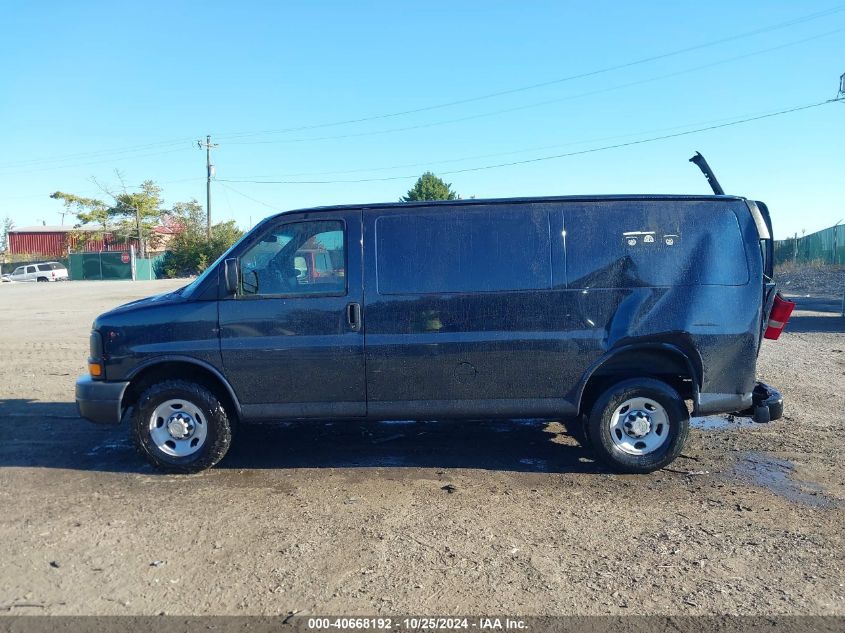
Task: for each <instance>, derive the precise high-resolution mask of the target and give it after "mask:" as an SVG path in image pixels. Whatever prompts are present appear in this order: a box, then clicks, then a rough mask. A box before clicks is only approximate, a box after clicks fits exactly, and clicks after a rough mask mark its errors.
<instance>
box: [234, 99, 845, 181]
mask: <svg viewBox="0 0 845 633" xmlns="http://www.w3.org/2000/svg"><path fill="white" fill-rule="evenodd" d="M838 101H843V99H842V98H837V99H828V100H826V101H820V102H817V103H811V104H808V105H802V106H796V107H794V108H789V109H786V110H779V111H777V112H770V113H768V114H762V115H758V116H754V117H747V118H744V119H739V120H736V121H730V122H728V123H721V124H718V125H710V126H707V127H701V128H697V129H694V130H687V131H684V132H675V133H673V134H664V135H662V136H654V137H651V138H646V139H640V140H636V141H628V142H625V143H616V144H613V145H604V146H601V147H592V148H589V149H584V150H578V151H574V152H567V153H564V154H554V155H552V156H540V157H537V158H529V159H524V160H517V161H510V162H506V163H497V164H493V165H481V166H477V167H466V168H463V169H453V170H450V171H444V172H440V173H441V174H442V175H450V174H462V173H466V172H472V171H482V170H486V169H498V168H501V167H511V166H515V165H526V164H529V163H538V162H541V161H546V160H554V159H557V158H565V157H568V156H579V155H582V154H592V153H596V152H602V151H606V150H611V149H619V148H622V147H630V146H632V145H642V144H644V143H653V142H655V141H662V140H666V139H670V138H677V137H680V136H688V135H690V134H697V133H700V132H708V131H711V130H717V129H721V128H726V127H732V126H734V125H741V124H743V123H750V122H752V121H760V120H762V119H768V118H771V117H776V116H781V115H784V114H789V113H792V112H799V111H801V110H809V109H811V108H817V107H819V106H823V105H827V104H828V103H835V102H838ZM416 177H417V174H414V175H404V176H385V177H382V178H360V179H355V180H222V181H220V182H241V183H250V184H256V185H329V184H351V183H359V182H382V181H388V180H406V179H410V178H416Z"/></svg>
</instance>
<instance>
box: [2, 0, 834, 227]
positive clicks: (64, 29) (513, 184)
mask: <svg viewBox="0 0 845 633" xmlns="http://www.w3.org/2000/svg"><path fill="white" fill-rule="evenodd" d="M820 12H826V13H825V14H824V15H822V16H820V17H816V18H815V19H806V20H802V18H805V17H807V16H810V15H811V14H817V13H820ZM785 22H794V23H793V24H791V25H789V26H786V27H783V28H773V29H767V28H766V27H771V26H775V25H779V24H782V23H785ZM755 29H766V30H764V31H763V32H760V33H757V34H751V35H747V36H745V37H741V38H734V39H730V40H729V41H725V42H722V43H719V44H715V45H712V46H706V47H703V48H698V49H697V50H693V51H688V52H686V53H681V54H676V55H670V56H668V57H662V58H660V59H657V60H654V61H651V62H647V63H642V64H635V65H632V66H629V67H627V68H623V69H619V70H615V71H611V72H604V73H599V74H595V75H592V76H590V77H585V78H581V79H575V80H570V81H557V82H555V80H558V79H561V78H565V77H568V76H571V75H578V74H583V73H589V72H591V71H595V70H601V69H604V68H608V67H614V66H618V65H622V64H627V63H629V62H634V61H636V60H640V59H643V58H649V57H653V56H660V55H663V54H665V53H671V52H673V51H678V50H681V49H685V48H688V47H692V46H696V45H698V44H707V43H710V42H714V41H716V40H721V39H725V38H731V37H732V36H735V35H739V34H742V33H748V32H750V31H753V30H755ZM771 49H774V50H771ZM0 55H2V59H3V60H4V71H3V80H2V82H1V83H0V138H2V141H0V216H7V215H8V216H10V217H12V219H13V220H14V221H15V223H16V224H17V225H18V226H24V225H29V224H35V223H36V222H39V221H41V220H46V221H47V223H48V224H57V223H59V222H60V215H59V213H58V212H59V211H61V210H62V207H61V205H60V204H59V203H58V202H56V201H53V200H51V199H49V197H48V196H49V194H50V193H51V192H52V191H55V190H57V189H58V190H64V191H70V192H75V193H80V194H86V195H97V194H99V193H100V192H99V190H98V188H97V186H96V185H95V184H93V183H92V182H91V179H92V177H93V178H96V179H98V180H99V181H100V182H101V183H104V184H106V185H107V186H114V185H116V184H117V181H116V179H115V177H114V170H115V169H119V170H121V171H122V172H123V174H124V176H125V179H126V182H127V183H128V184H129V185H136V184H138V183H139V182H141V181H142V180H145V179H153V180H155V181H157V182H158V183H160V184H161V185H162V187H163V189H164V195H165V198H166V200H167V202H168V203H172V202H176V201H179V200H187V199H190V198H193V197H195V198H197V199H199V200H200V201H202V202H203V203H204V200H205V180H204V175H205V154H204V152H201V151H200V150H199V149H197V148H196V147H195V146H192V141H193V140H196V139H198V138H204V136H205V135H206V134H212V136H213V140H214V141H216V142H218V143H219V144H220V147H219V149H218V150H216V151H215V153H214V163H215V165H216V168H217V177H218V179H220V182H216V183H214V185H213V201H212V205H213V207H212V208H213V212H214V217H215V219H216V220H220V219H230V218H233V219H235V220H237V221H238V223H239V224H240V225H241V226H244V227H247V226H249V224H250V223H251V222H252V223H254V222H257V221H258V220H259V219H260V218H261V217H264V216H266V215H268V214H270V213H271V212H272V210H273V209H290V208H297V207H304V206H314V205H322V204H339V203H347V202H371V201H385V200H396V199H398V198H399V196H401V195H402V194H403V193H404V192H405V191H407V190H408V189H409V188H410V187H411V185H412V184H413V182H414V180H415V177H416V176H417V175H419V174H420V173H422V172H423V171H424V170H426V169H431V170H432V171H434V172H435V173H438V174H443V177H444V179H445V180H447V181H448V182H451V183H452V184H453V186H454V188H455V189H456V190H457V191H458V192H459V193H460V194H461V195H462V196H463V197H469V196H473V195H474V196H476V197H479V198H485V197H502V196H516V195H553V194H593V193H709V189H708V186H707V184H706V182H705V180H704V178H703V177H702V176H701V174H700V173H699V172H698V170H697V169H696V168H695V167H694V166H692V165H691V164H690V163H688V162H687V159H688V158H689V157H690V156H691V155H692V154H693V152H694V151H695V150H700V151H701V152H702V153H703V154H704V155H705V156H706V157H707V159H708V161H709V162H710V164H711V165H712V166H713V168H714V170H715V171H716V173H717V175H718V177H719V179H720V180H721V182H722V184H723V186H724V188H725V190H726V191H727V192H728V193H736V194H740V195H746V196H748V197H752V198H756V199H761V200H764V201H766V202H767V203H768V204H769V207H770V208H771V210H772V213H773V216H774V223H775V232H776V236H777V237H785V236H787V235H791V234H792V233H794V232H799V233H800V232H801V231H802V230H806V231H807V232H812V231H815V230H818V229H821V228H824V227H826V226H830V225H832V224H834V223H835V222H837V221H838V220H840V219H843V218H845V202H843V200H845V197H843V183H845V152H843V143H845V103H833V104H828V105H824V106H821V107H817V108H812V109H808V110H804V111H801V112H796V113H792V114H787V115H783V116H778V117H772V118H768V119H764V120H760V121H755V122H750V123H747V124H744V125H737V126H731V127H725V128H721V129H718V130H713V131H709V132H702V133H697V134H690V135H687V136H680V137H676V138H672V139H666V140H661V141H657V142H652V143H643V144H639V145H633V146H629V147H624V148H617V149H611V150H607V151H599V152H595V153H588V154H582V155H576V156H569V157H564V158H559V159H554V160H544V161H537V162H533V163H528V164H524V165H514V166H508V167H502V168H496V169H486V170H479V171H466V172H463V173H453V174H444V172H448V171H453V170H461V169H466V168H473V167H479V166H485V165H492V164H498V163H503V162H511V161H519V160H528V159H532V158H537V157H544V156H549V155H556V154H562V153H567V152H575V151H579V150H586V149H592V148H597V147H603V146H606V145H613V144H617V143H624V142H627V141H634V140H641V139H646V138H650V137H654V136H662V135H665V134H672V133H676V132H682V131H686V130H691V129H696V128H700V127H706V126H708V125H714V124H718V123H720V122H727V121H732V120H737V119H740V118H744V117H746V116H754V115H759V114H764V113H768V112H774V111H778V110H782V109H787V108H791V107H794V106H800V105H805V104H812V103H817V102H821V101H824V100H826V99H831V98H833V97H834V96H835V95H836V91H837V88H838V83H839V75H840V74H842V73H843V72H845V5H837V4H835V3H834V2H830V1H828V2H813V1H806V2H802V3H796V2H743V3H736V2H722V1H713V2H708V3H705V4H701V3H691V2H642V3H629V2H624V3H623V2H605V1H600V0H599V1H592V2H561V1H554V2H541V1H533V2H497V1H491V0H488V1H486V2H480V1H479V2H469V1H467V2H459V1H456V0H452V1H442V2H441V1H439V0H435V1H428V2H424V3H423V2H396V1H393V2H365V1H362V2H317V1H301V2H239V3H232V2H225V3H224V2H215V1H212V0H204V1H202V2H178V3H176V2H157V1H147V2H136V3H115V2H83V3H65V2H41V3H35V2H23V1H15V0H11V1H10V0H6V1H5V2H4V3H3V5H2V19H0ZM702 66H708V67H706V68H701V67H702ZM547 82H555V83H548V84H547V85H545V86H541V87H536V88H531V89H526V90H520V91H517V92H510V93H509V94H505V95H501V96H497V97H493V98H485V99H479V100H473V101H469V102H466V103H462V104H458V105H453V106H447V107H438V108H434V109H426V110H424V111H420V112H416V113H412V114H405V115H400V116H392V117H387V118H381V119H374V120H368V121H363V122H358V123H349V124H343V125H331V126H325V127H316V128H311V129H299V130H295V131H283V130H290V128H303V127H306V128H307V127H308V126H313V125H321V124H324V123H332V122H337V121H347V120H351V119H360V118H371V117H374V116H378V115H382V114H390V113H396V112H404V111H407V110H415V109H420V108H428V107H430V106H437V105H439V104H444V103H450V102H454V101H461V100H466V99H472V98H474V97H478V96H482V95H489V94H491V93H497V92H501V91H509V90H512V89H515V88H521V87H525V86H531V85H535V84H543V83H547ZM631 84H633V85H631ZM503 110H510V111H507V112H502V111H503ZM456 119H463V120H457V121H456ZM399 128H415V129H399ZM279 130H282V131H279ZM338 137H343V138H338ZM404 165H408V166H404ZM395 166H403V167H397V168H393V169H389V168H391V167H395ZM386 168H388V169H386ZM327 172H328V173H327ZM375 178H395V179H393V180H381V181H378V180H377V181H372V180H370V179H375ZM224 180H226V181H248V180H284V181H315V180H316V181H327V180H369V181H368V182H345V183H344V182H341V183H337V182H335V183H325V182H321V183H317V184H254V183H249V182H223V181H224ZM70 221H71V219H70V218H68V219H66V222H70Z"/></svg>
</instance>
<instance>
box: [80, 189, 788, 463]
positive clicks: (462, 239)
mask: <svg viewBox="0 0 845 633" xmlns="http://www.w3.org/2000/svg"><path fill="white" fill-rule="evenodd" d="M314 252H320V253H326V254H327V258H326V259H325V260H324V262H323V269H325V268H326V267H327V262H329V261H330V262H332V263H333V264H332V266H331V267H330V268H331V270H330V274H325V275H323V274H306V273H307V272H308V271H309V270H310V268H308V266H303V263H307V262H308V261H312V260H313V258H312V257H311V255H309V253H314ZM303 258H304V259H303ZM776 303H777V309H778V310H779V311H780V312H779V313H778V316H779V322H775V320H774V319H773V320H772V321H769V314H770V312H771V311H772V309H773V306H774V305H775V304H776ZM784 306H787V302H783V301H782V299H780V297H779V296H777V295H776V291H775V285H774V283H773V282H772V232H771V223H770V220H769V213H768V210H767V208H766V206H765V205H764V204H762V203H759V202H753V201H751V200H746V199H744V198H740V197H733V196H603V197H554V198H518V199H503V200H461V201H446V202H419V203H396V204H374V205H365V206H339V207H326V208H321V209H305V210H301V211H292V212H286V213H282V214H279V215H275V216H272V217H270V218H267V219H265V220H264V221H262V222H261V223H260V224H258V225H257V226H256V227H255V228H254V229H253V230H252V231H250V232H249V233H248V234H246V235H245V236H244V237H243V238H242V239H241V240H240V241H239V242H238V243H237V244H235V245H234V246H233V247H232V248H231V249H230V250H229V251H228V252H226V253H225V254H224V255H223V256H222V257H221V258H220V259H219V260H218V261H217V262H216V263H214V264H213V265H212V266H209V268H208V269H207V270H206V271H205V272H204V273H203V274H202V275H201V276H200V277H198V278H197V279H196V280H195V281H194V282H193V283H191V284H190V285H188V286H186V287H184V288H182V289H180V290H178V291H175V292H170V293H167V294H163V295H158V296H155V297H150V298H148V299H144V300H140V301H136V302H133V303H130V304H127V305H125V306H122V307H119V308H116V309H114V310H112V311H110V312H107V313H105V314H103V315H101V316H99V317H98V318H97V319H96V320H95V322H94V326H93V331H92V332H91V338H90V358H89V370H90V375H89V376H85V377H82V378H80V379H79V381H78V382H77V385H76V399H77V403H78V405H79V409H80V411H81V414H82V415H83V416H84V417H86V418H88V419H89V420H92V421H95V422H101V423H112V424H116V423H119V422H121V421H122V420H123V421H124V422H125V423H126V424H127V425H128V426H129V427H130V430H131V434H132V437H133V438H134V442H135V444H136V446H137V447H138V449H139V450H140V452H141V453H142V454H143V455H144V456H145V457H146V458H147V459H148V460H149V461H150V462H151V463H152V464H154V465H155V466H157V467H159V468H162V469H164V470H168V471H173V472H196V471H199V470H202V469H205V468H208V467H210V466H213V465H214V464H216V463H217V462H218V461H219V460H220V459H221V458H222V457H223V456H224V455H225V454H226V451H227V450H228V448H229V444H230V441H231V438H232V427H233V426H234V425H235V424H236V423H252V422H267V421H273V420H284V419H303V418H313V419H318V418H322V419H325V418H335V419H337V418H348V419H371V420H384V419H432V418H437V417H448V418H464V419H467V420H479V419H485V418H518V417H548V418H557V419H559V418H561V417H563V418H568V419H570V420H583V421H584V425H585V426H584V430H585V434H586V437H587V438H588V439H589V440H591V442H590V443H591V444H592V447H593V450H594V451H595V452H596V454H597V456H598V457H599V458H600V459H601V460H603V461H604V462H605V463H606V464H608V465H609V466H611V467H612V468H614V469H616V470H619V471H623V472H634V473H645V472H650V471H653V470H656V469H659V468H662V467H664V466H666V465H668V464H669V463H671V462H672V460H674V459H675V458H676V457H677V456H678V455H679V454H680V453H681V451H682V449H683V447H684V442H685V441H686V438H687V432H688V429H689V411H688V406H689V407H690V408H691V409H692V411H693V413H694V414H695V415H705V414H716V413H728V412H736V411H740V410H748V411H749V412H750V413H753V414H756V415H757V416H758V419H761V420H763V419H765V420H768V419H776V418H778V417H780V415H781V413H782V409H783V400H782V398H781V396H780V394H779V393H778V392H777V391H776V390H774V389H773V388H771V387H768V386H767V385H763V384H762V383H757V382H756V380H755V370H756V361H757V354H758V352H759V349H760V345H761V340H762V338H763V336H764V333H765V334H766V336H768V337H771V338H776V336H777V334H779V332H780V330H782V329H783V327H784V325H785V322H786V319H788V314H785V313H783V309H785V308H784ZM787 307H788V306H787ZM784 314H785V317H784ZM468 423H469V422H468ZM467 450H473V448H472V447H469V446H468V447H467Z"/></svg>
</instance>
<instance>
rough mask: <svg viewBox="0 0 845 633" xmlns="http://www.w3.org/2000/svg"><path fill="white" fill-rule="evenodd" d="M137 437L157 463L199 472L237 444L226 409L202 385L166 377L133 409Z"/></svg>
mask: <svg viewBox="0 0 845 633" xmlns="http://www.w3.org/2000/svg"><path fill="white" fill-rule="evenodd" d="M131 421H132V428H131V433H132V440H133V443H134V444H135V447H136V448H137V449H138V451H139V452H140V453H141V455H143V456H144V458H146V460H147V461H149V462H150V463H151V464H152V465H153V466H155V467H156V468H159V469H161V470H164V471H167V472H171V473H196V472H199V471H201V470H205V469H207V468H211V467H212V466H214V465H215V464H217V463H218V462H219V461H220V460H221V459H223V456H224V455H226V452H227V451H228V450H229V445H230V444H231V442H232V429H231V424H230V422H229V417H228V416H227V415H226V410H225V409H224V407H223V405H222V404H221V403H220V401H219V400H218V399H217V397H216V396H215V395H214V394H213V393H212V392H211V391H209V390H208V389H206V388H205V387H203V386H202V385H198V384H196V383H193V382H188V381H184V380H166V381H163V382H159V383H156V384H154V385H152V386H150V387H149V388H147V390H146V391H144V393H142V394H141V397H140V398H139V399H138V402H137V404H136V406H135V407H133V409H132V417H131Z"/></svg>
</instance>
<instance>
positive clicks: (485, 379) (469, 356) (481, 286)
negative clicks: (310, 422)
mask: <svg viewBox="0 0 845 633" xmlns="http://www.w3.org/2000/svg"><path fill="white" fill-rule="evenodd" d="M364 226H365V229H364V231H365V234H364V251H365V253H367V258H366V259H367V264H366V267H365V269H366V273H365V282H364V293H365V319H364V320H365V337H366V345H365V356H366V371H367V409H368V415H369V416H371V417H386V416H404V417H419V416H423V417H427V416H438V415H440V416H448V415H454V416H460V417H468V416H471V417H484V416H520V415H522V416H525V415H561V414H568V413H572V412H574V405H573V403H572V402H571V401H568V400H567V399H566V398H564V396H563V394H564V392H565V386H566V385H569V384H573V383H576V382H577V380H578V379H579V377H580V374H578V372H577V369H575V368H576V367H577V366H578V365H579V364H580V363H579V362H577V361H576V358H577V357H578V355H579V354H581V353H582V350H583V349H587V348H591V347H593V345H594V343H592V342H589V343H585V341H584V340H583V337H584V336H586V337H587V338H592V337H593V336H594V333H593V332H586V333H585V332H582V331H576V332H572V331H570V328H569V321H568V316H567V315H566V314H564V313H562V312H561V311H560V310H559V309H558V303H559V296H560V293H559V292H558V291H555V290H554V289H552V287H551V286H552V272H551V271H552V268H553V267H554V262H553V261H552V258H553V255H552V250H551V244H550V238H549V221H548V207H547V205H535V204H516V205H514V204H510V205H507V204H502V205H484V206H480V207H472V208H466V207H463V208H462V207H457V206H456V207H444V206H436V207H431V208H430V209H414V210H413V211H409V212H407V213H403V212H402V210H395V209H394V210H389V211H384V210H381V209H379V210H375V209H372V210H366V211H365V213H364ZM558 237H559V236H558ZM558 256H559V257H562V253H559V255H558Z"/></svg>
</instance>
